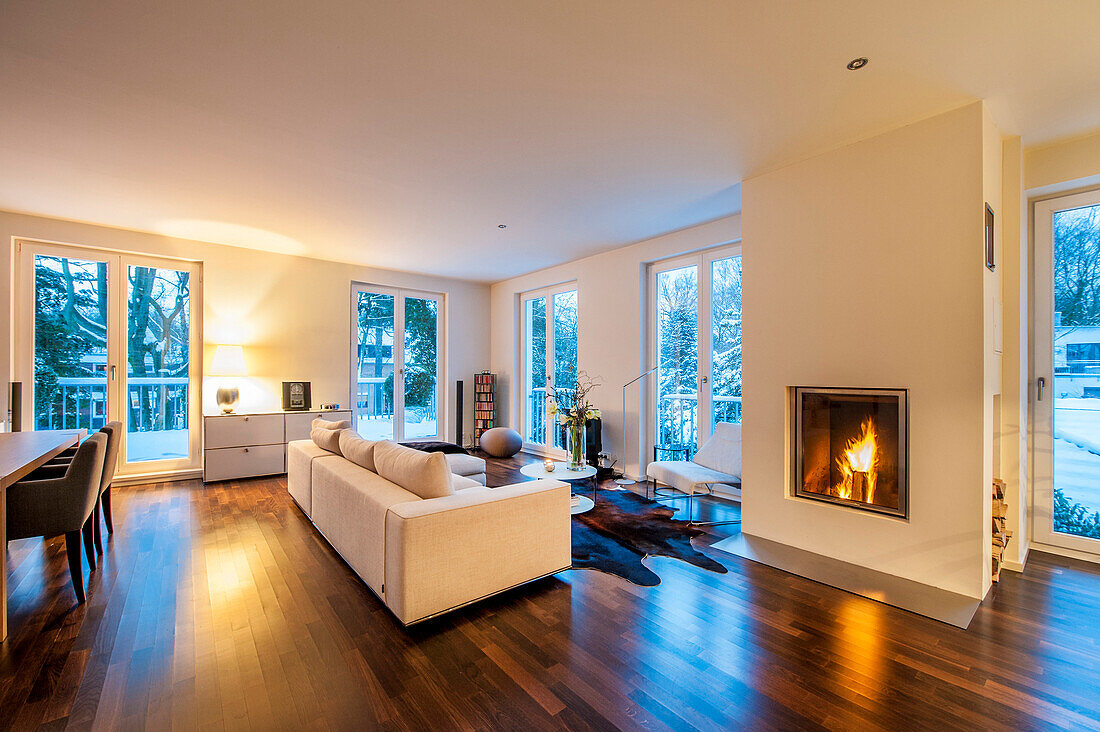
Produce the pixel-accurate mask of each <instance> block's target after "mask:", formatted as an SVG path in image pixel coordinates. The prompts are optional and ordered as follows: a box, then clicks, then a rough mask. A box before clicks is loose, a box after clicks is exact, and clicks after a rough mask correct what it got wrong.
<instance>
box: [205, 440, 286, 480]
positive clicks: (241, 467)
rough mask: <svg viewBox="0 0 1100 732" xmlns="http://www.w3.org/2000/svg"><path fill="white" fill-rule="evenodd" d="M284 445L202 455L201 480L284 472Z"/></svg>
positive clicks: (239, 448)
mask: <svg viewBox="0 0 1100 732" xmlns="http://www.w3.org/2000/svg"><path fill="white" fill-rule="evenodd" d="M285 462H286V448H285V446H284V445H260V446H257V447H223V448H219V449H217V450H207V451H205V452H204V453H203V480H205V481H207V482H209V481H212V480H232V479H233V478H245V477H249V476H253V475H274V474H275V473H282V472H285V470H286V468H285Z"/></svg>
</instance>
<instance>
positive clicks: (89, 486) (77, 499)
mask: <svg viewBox="0 0 1100 732" xmlns="http://www.w3.org/2000/svg"><path fill="white" fill-rule="evenodd" d="M106 456H107V435H105V434H103V433H101V432H97V433H95V434H94V435H91V436H89V437H88V439H86V440H84V442H82V443H80V447H79V448H78V449H77V451H76V455H75V456H73V462H72V464H71V465H69V469H68V470H67V471H66V472H65V481H66V482H67V483H68V484H69V485H68V486H66V490H67V491H71V493H70V495H71V496H72V497H73V499H74V500H73V504H72V505H73V507H74V510H75V508H76V506H79V507H80V508H79V512H80V518H79V521H78V522H77V525H78V526H79V525H81V524H83V523H84V519H86V518H88V516H90V515H91V513H92V509H93V508H94V507H95V501H96V498H98V497H99V484H100V483H101V482H102V481H103V460H104V458H105V457H106ZM72 530H73V529H69V531H72Z"/></svg>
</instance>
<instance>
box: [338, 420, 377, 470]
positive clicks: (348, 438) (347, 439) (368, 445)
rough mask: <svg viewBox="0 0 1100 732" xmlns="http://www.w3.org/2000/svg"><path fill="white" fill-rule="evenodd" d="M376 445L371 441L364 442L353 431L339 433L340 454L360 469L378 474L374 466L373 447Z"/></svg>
mask: <svg viewBox="0 0 1100 732" xmlns="http://www.w3.org/2000/svg"><path fill="white" fill-rule="evenodd" d="M377 444H378V443H377V442H375V441H373V440H364V439H363V438H362V437H360V436H359V435H358V434H357V433H356V432H355V430H350V429H349V430H344V431H342V432H341V433H340V454H341V455H343V456H344V457H346V458H347V459H348V460H350V461H352V462H353V463H355V464H356V465H359V466H360V467H364V468H366V469H367V470H373V471H374V472H378V471H377V470H376V469H375V466H374V446H375V445H377Z"/></svg>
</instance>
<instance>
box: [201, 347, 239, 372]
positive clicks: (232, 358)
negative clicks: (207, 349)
mask: <svg viewBox="0 0 1100 732" xmlns="http://www.w3.org/2000/svg"><path fill="white" fill-rule="evenodd" d="M210 376H248V370H247V369H245V367H244V349H243V348H241V347H240V346H218V347H217V348H216V349H214V358H213V360H212V361H211V362H210Z"/></svg>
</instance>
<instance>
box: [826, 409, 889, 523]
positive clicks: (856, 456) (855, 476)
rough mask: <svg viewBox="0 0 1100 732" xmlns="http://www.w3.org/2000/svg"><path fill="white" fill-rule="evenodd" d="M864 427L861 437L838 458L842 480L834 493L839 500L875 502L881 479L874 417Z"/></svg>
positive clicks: (853, 440)
mask: <svg viewBox="0 0 1100 732" xmlns="http://www.w3.org/2000/svg"><path fill="white" fill-rule="evenodd" d="M860 427H861V430H860V435H859V437H854V438H852V439H850V440H848V444H847V445H845V446H844V454H843V455H841V456H840V457H838V458H837V459H836V464H837V467H838V468H839V469H840V475H841V481H840V483H837V484H836V486H834V487H833V490H834V491H835V492H836V495H837V497H839V498H844V499H846V500H856V501H862V502H863V503H873V502H874V497H875V483H876V482H877V480H878V464H879V454H878V452H879V450H878V431H877V430H876V429H875V422H874V420H873V419H871V418H870V417H868V418H867V419H865V420H864V421H863V424H862V425H860Z"/></svg>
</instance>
